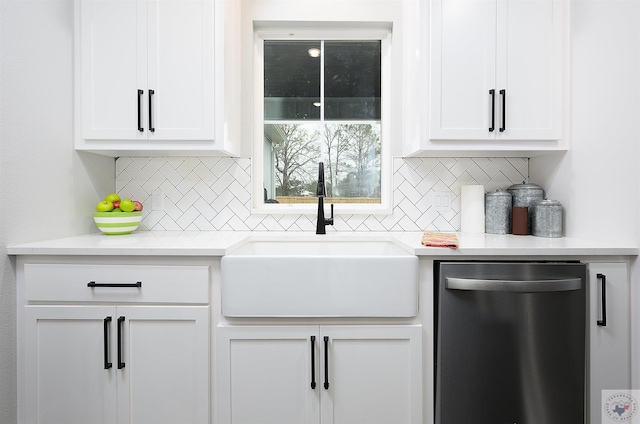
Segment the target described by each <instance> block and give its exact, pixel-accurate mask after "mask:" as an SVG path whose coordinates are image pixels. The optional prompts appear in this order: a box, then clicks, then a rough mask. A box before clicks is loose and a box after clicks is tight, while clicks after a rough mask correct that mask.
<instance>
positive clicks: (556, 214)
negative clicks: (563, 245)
mask: <svg viewBox="0 0 640 424" xmlns="http://www.w3.org/2000/svg"><path fill="white" fill-rule="evenodd" d="M532 234H533V235H534V236H537V237H562V204H561V203H560V202H558V201H557V200H548V199H544V200H539V201H537V202H536V203H535V205H534V206H533V214H532Z"/></svg>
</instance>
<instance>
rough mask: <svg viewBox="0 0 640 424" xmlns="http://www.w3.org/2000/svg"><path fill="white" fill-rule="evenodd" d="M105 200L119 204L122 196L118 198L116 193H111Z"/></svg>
mask: <svg viewBox="0 0 640 424" xmlns="http://www.w3.org/2000/svg"><path fill="white" fill-rule="evenodd" d="M104 200H106V201H109V202H111V203H113V202H118V201H120V196H118V195H117V194H116V193H110V194H107V195H106V196H105V197H104Z"/></svg>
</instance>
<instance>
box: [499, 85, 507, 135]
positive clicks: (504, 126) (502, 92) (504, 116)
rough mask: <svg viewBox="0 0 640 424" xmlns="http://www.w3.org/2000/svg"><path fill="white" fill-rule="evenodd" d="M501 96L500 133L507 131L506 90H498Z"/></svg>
mask: <svg viewBox="0 0 640 424" xmlns="http://www.w3.org/2000/svg"><path fill="white" fill-rule="evenodd" d="M500 95H501V96H502V126H501V127H500V132H503V131H504V130H506V129H507V90H500Z"/></svg>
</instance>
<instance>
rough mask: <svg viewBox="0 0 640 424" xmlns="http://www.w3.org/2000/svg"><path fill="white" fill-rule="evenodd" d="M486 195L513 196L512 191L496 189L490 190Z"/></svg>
mask: <svg viewBox="0 0 640 424" xmlns="http://www.w3.org/2000/svg"><path fill="white" fill-rule="evenodd" d="M485 196H486V197H511V193H509V192H508V191H502V190H496V191H490V192H488V193H487V194H486V195H485Z"/></svg>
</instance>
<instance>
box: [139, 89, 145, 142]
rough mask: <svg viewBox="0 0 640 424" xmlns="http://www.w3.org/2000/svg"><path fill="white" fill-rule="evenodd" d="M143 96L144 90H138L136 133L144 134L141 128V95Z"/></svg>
mask: <svg viewBox="0 0 640 424" xmlns="http://www.w3.org/2000/svg"><path fill="white" fill-rule="evenodd" d="M143 94H144V90H140V89H138V131H140V132H144V128H142V95H143Z"/></svg>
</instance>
